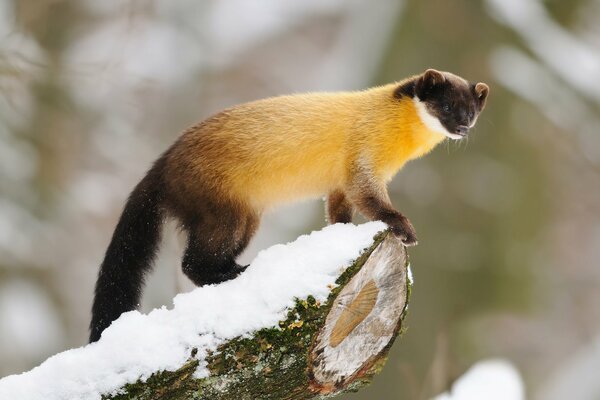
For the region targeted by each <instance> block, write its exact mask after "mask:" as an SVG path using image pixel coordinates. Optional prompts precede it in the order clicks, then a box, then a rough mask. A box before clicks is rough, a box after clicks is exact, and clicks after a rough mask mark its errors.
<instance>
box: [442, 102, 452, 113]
mask: <svg viewBox="0 0 600 400" xmlns="http://www.w3.org/2000/svg"><path fill="white" fill-rule="evenodd" d="M442 110H444V112H446V113H449V112H450V104H448V103H444V105H443V106H442Z"/></svg>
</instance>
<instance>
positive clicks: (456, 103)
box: [414, 69, 489, 139]
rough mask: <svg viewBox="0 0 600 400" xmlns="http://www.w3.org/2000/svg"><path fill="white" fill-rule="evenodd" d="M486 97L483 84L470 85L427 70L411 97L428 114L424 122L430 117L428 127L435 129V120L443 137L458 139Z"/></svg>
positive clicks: (486, 88) (419, 78)
mask: <svg viewBox="0 0 600 400" xmlns="http://www.w3.org/2000/svg"><path fill="white" fill-rule="evenodd" d="M488 93H489V88H488V86H487V85H486V84H485V83H477V84H471V83H469V82H467V81H465V80H464V79H462V78H460V77H458V76H456V75H453V74H450V73H448V72H439V71H436V70H434V69H428V70H427V71H425V72H424V73H423V75H421V76H420V77H418V78H417V80H416V82H415V93H414V94H415V96H416V97H417V98H418V99H419V100H420V103H422V104H423V105H424V108H425V110H426V111H427V114H429V116H425V118H424V119H429V117H433V119H432V120H429V121H426V123H427V122H429V123H428V125H434V126H437V124H436V123H435V122H436V121H435V119H437V120H438V121H439V124H441V127H443V129H444V130H445V131H446V132H443V133H444V134H446V136H448V137H450V138H452V139H461V138H463V137H465V136H466V135H467V134H468V132H469V129H470V128H472V127H473V125H475V121H476V120H477V117H478V116H479V113H480V112H481V110H483V108H484V106H485V101H486V99H487V95H488ZM422 118H423V116H422ZM430 127H431V126H430ZM438 128H440V127H438Z"/></svg>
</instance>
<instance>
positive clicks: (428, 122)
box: [413, 96, 463, 140]
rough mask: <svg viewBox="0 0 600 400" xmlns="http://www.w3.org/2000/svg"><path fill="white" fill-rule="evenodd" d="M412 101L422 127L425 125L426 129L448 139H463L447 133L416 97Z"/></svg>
mask: <svg viewBox="0 0 600 400" xmlns="http://www.w3.org/2000/svg"><path fill="white" fill-rule="evenodd" d="M413 101H414V102H415V108H416V109H417V114H418V115H419V118H421V122H423V125H425V126H426V127H427V129H429V130H432V131H434V132H438V133H441V134H442V135H444V136H446V137H449V138H450V139H455V140H456V139H462V138H463V137H462V136H460V135H457V134H456V133H450V132H448V130H447V129H446V128H444V125H442V123H441V122H440V120H439V119H438V118H437V117H436V116H434V115H431V114H430V113H429V111H427V107H426V106H425V103H423V102H422V101H421V100H419V98H418V97H417V96H415V97H413Z"/></svg>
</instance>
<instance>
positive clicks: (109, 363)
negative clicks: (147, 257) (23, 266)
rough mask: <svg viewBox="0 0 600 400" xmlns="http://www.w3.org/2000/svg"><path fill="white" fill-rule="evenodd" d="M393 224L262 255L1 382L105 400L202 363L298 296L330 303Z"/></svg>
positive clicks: (9, 394) (29, 392)
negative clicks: (156, 375)
mask: <svg viewBox="0 0 600 400" xmlns="http://www.w3.org/2000/svg"><path fill="white" fill-rule="evenodd" d="M385 228H386V225H385V224H383V223H382V222H369V223H366V224H363V225H359V226H355V225H352V224H336V225H331V226H328V227H326V228H324V229H322V230H321V231H317V232H313V233H312V234H310V235H304V236H301V237H299V238H298V239H296V240H295V241H294V242H292V243H289V244H287V245H281V244H279V245H275V246H272V247H270V248H269V249H267V250H264V251H262V252H260V253H259V254H258V256H257V257H256V258H255V259H254V261H253V262H252V264H251V265H250V266H249V267H248V269H247V270H246V272H244V273H243V274H242V275H241V276H240V277H238V278H237V279H235V280H233V281H228V282H225V283H222V284H220V285H210V286H205V287H202V288H197V289H195V290H193V291H192V292H189V293H185V294H180V295H178V296H176V297H175V299H174V301H173V303H174V307H173V308H172V309H167V308H166V307H163V308H160V309H156V310H153V311H152V312H150V313H149V314H147V315H144V314H141V313H139V312H137V311H132V312H128V313H125V314H123V315H122V316H121V318H119V319H118V320H117V321H115V322H114V323H113V324H112V325H111V326H110V327H109V328H108V329H107V330H106V331H105V332H104V333H103V335H102V338H101V339H100V341H98V342H97V343H93V344H90V345H87V346H84V347H81V348H77V349H72V350H67V351H65V352H63V353H60V354H57V355H55V356H53V357H51V358H49V359H48V360H46V361H45V362H44V363H43V364H42V365H40V366H39V367H36V368H34V369H33V370H31V371H29V372H26V373H23V374H20V375H12V376H9V377H6V378H4V379H2V380H0V398H2V399H5V398H6V399H9V398H10V399H20V400H29V399H31V400H33V399H44V400H62V399H65V400H66V399H70V400H71V399H86V400H87V399H90V400H93V399H100V398H101V396H102V394H110V393H115V391H117V390H118V389H119V388H121V387H122V386H123V385H124V384H126V383H133V382H136V381H137V380H138V379H147V378H148V377H149V376H150V375H151V374H152V373H153V372H156V371H161V370H168V371H173V370H176V369H178V368H179V367H181V366H182V365H183V364H184V362H185V361H186V360H188V359H189V357H190V354H191V351H192V349H194V348H196V349H198V353H197V356H196V357H197V358H198V359H199V360H201V362H200V366H199V367H198V369H197V370H196V376H198V377H204V376H208V370H207V369H206V368H205V365H204V364H203V363H202V360H203V358H204V356H205V355H206V354H207V352H208V351H210V350H214V349H216V348H217V346H218V345H219V344H221V343H223V342H224V341H226V340H228V339H231V338H234V337H236V336H240V335H242V336H243V335H249V334H251V333H252V332H254V331H256V330H259V329H261V328H264V327H271V326H276V325H277V323H278V322H279V321H280V320H282V319H285V316H286V308H288V307H293V306H294V302H295V299H296V298H301V299H302V298H306V297H307V296H308V295H312V296H314V297H315V298H316V299H317V300H319V301H325V300H326V299H327V296H328V295H329V293H330V287H331V285H333V284H334V283H335V280H336V279H337V278H338V277H339V275H340V274H341V273H342V272H343V271H344V269H345V268H346V267H347V266H348V265H349V263H350V262H351V261H352V260H354V259H355V258H356V257H358V256H359V254H360V253H361V251H362V250H363V249H365V248H366V247H368V246H370V245H371V244H372V242H373V236H374V235H375V234H376V233H377V232H379V231H382V230H383V229H385Z"/></svg>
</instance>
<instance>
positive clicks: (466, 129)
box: [456, 125, 469, 136]
mask: <svg viewBox="0 0 600 400" xmlns="http://www.w3.org/2000/svg"><path fill="white" fill-rule="evenodd" d="M456 133H457V134H459V135H461V136H465V135H466V134H467V133H469V127H468V126H467V125H459V126H457V127H456Z"/></svg>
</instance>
